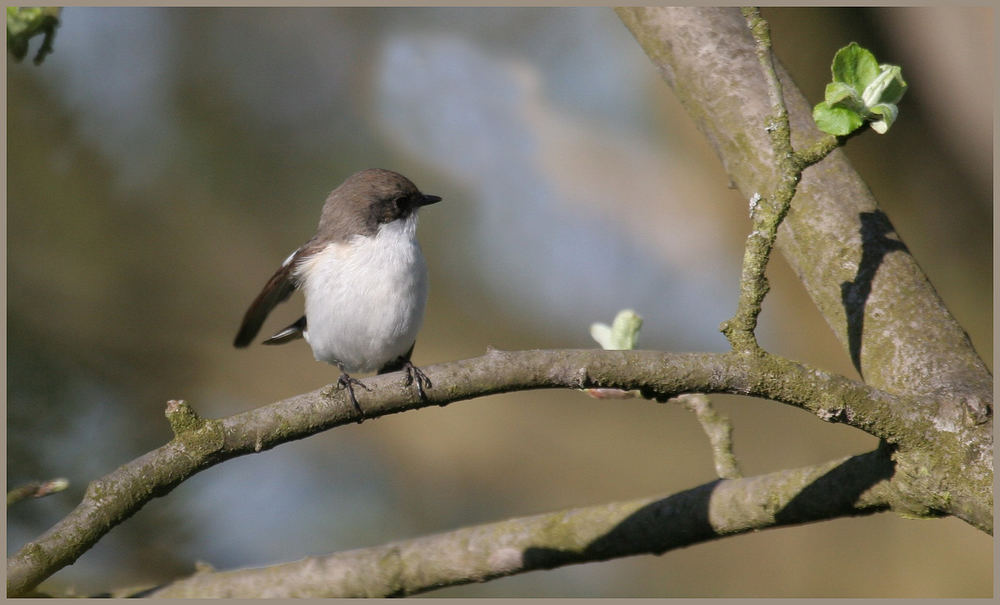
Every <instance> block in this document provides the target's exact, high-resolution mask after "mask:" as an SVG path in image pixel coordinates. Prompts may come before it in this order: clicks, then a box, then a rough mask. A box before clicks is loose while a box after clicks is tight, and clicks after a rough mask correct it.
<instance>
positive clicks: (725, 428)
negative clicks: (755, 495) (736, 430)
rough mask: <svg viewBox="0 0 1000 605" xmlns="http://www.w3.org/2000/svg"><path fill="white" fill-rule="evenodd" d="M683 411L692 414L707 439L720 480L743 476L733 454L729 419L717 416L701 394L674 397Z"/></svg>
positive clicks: (707, 400)
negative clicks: (682, 407)
mask: <svg viewBox="0 0 1000 605" xmlns="http://www.w3.org/2000/svg"><path fill="white" fill-rule="evenodd" d="M673 401H676V402H677V403H679V404H680V405H682V406H684V409H686V410H688V411H690V412H692V413H694V415H695V418H697V419H698V423H699V424H701V428H702V430H703V431H705V435H706V436H707V437H708V443H709V445H710V446H711V447H712V461H713V462H714V463H715V474H716V475H718V476H719V477H720V478H722V479H739V478H740V477H742V476H743V473H742V472H740V465H739V463H738V462H737V461H736V456H735V455H734V454H733V439H732V436H733V425H732V424H730V422H729V418H727V417H725V416H723V415H722V414H719V413H718V412H716V411H715V409H714V408H713V407H712V402H711V401H709V399H708V397H706V396H705V395H704V394H702V393H689V394H685V395H681V396H679V397H675V398H674V399H673Z"/></svg>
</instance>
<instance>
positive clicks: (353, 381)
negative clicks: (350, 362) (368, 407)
mask: <svg viewBox="0 0 1000 605" xmlns="http://www.w3.org/2000/svg"><path fill="white" fill-rule="evenodd" d="M354 385H357V386H359V387H361V388H362V389H364V390H366V391H371V389H369V388H368V385H366V384H365V383H363V382H361V381H360V380H358V379H357V378H354V377H352V376H350V375H348V374H347V372H342V373H341V374H340V378H338V379H337V386H338V387H340V388H342V389H347V393H348V394H349V395H350V396H351V403H353V404H354V409H355V410H357V411H358V414H361V418H360V419H359V420H358V422H361V421H362V420H364V419H365V412H364V410H362V409H361V406H360V405H359V404H358V398H357V397H355V396H354Z"/></svg>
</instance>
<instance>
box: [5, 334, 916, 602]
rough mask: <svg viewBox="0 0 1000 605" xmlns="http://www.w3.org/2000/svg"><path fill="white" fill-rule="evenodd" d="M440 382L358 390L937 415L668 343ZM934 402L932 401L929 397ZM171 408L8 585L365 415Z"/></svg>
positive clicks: (443, 399)
mask: <svg viewBox="0 0 1000 605" xmlns="http://www.w3.org/2000/svg"><path fill="white" fill-rule="evenodd" d="M424 371H425V372H426V373H427V375H428V377H429V378H431V380H432V381H433V384H434V385H436V386H435V388H434V389H430V390H429V391H428V393H427V395H428V398H427V399H426V400H421V399H419V397H418V396H417V394H416V393H415V392H414V391H413V390H412V389H410V388H407V387H405V386H404V380H403V376H404V374H403V373H399V372H397V373H393V374H386V375H382V376H376V377H373V378H370V379H367V380H366V382H367V384H368V385H369V386H370V387H372V388H373V389H374V392H372V393H368V392H363V393H358V395H359V397H358V400H359V402H360V404H361V406H362V407H363V409H364V410H365V414H366V417H369V418H371V417H377V416H382V415H385V414H393V413H398V412H402V411H406V410H410V409H415V408H420V407H425V406H430V405H446V404H448V403H452V402H455V401H460V400H465V399H472V398H475V397H481V396H484V395H490V394H495V393H502V392H513V391H521V390H528V389H546V388H571V389H583V388H617V389H624V390H631V389H639V390H640V391H641V392H642V394H643V395H644V396H646V397H649V398H652V399H656V400H658V401H666V400H668V399H670V398H671V397H674V396H676V395H679V394H682V393H685V392H703V393H731V394H738V395H749V396H754V397H762V398H766V399H772V400H775V401H780V402H783V403H787V404H789V405H793V406H796V407H800V408H803V409H806V410H809V411H811V412H812V413H814V414H816V415H817V416H819V417H820V418H822V419H824V420H827V421H832V422H842V423H845V424H850V425H851V426H855V427H857V428H859V429H862V430H864V431H866V432H869V433H871V434H872V435H875V436H877V437H880V438H883V439H887V440H889V441H890V442H900V443H903V442H908V441H909V440H911V439H914V438H916V439H921V438H922V435H925V434H927V433H928V432H930V431H933V430H934V429H933V426H932V425H931V420H930V418H931V416H930V415H929V414H928V415H927V416H924V417H921V416H900V415H899V414H898V413H897V410H907V409H912V408H913V407H914V406H918V407H919V405H920V404H917V403H907V405H904V402H903V401H901V400H899V399H898V398H896V397H894V396H892V395H889V394H887V393H883V392H881V391H879V390H877V389H873V388H871V387H868V386H866V385H864V384H861V383H858V382H854V381H851V380H848V379H846V378H843V377H840V376H836V375H832V374H828V373H826V372H823V371H820V370H817V369H812V368H808V367H806V366H803V365H801V364H798V363H794V362H790V361H788V360H784V359H781V358H778V357H774V356H771V355H766V354H765V355H762V356H759V357H754V358H752V359H747V358H745V357H743V356H738V355H736V354H733V353H722V354H711V353H687V354H671V353H661V352H656V351H601V350H593V349H585V350H549V351H543V350H538V351H515V352H505V351H499V350H495V349H492V350H490V351H489V352H487V354H486V355H484V356H482V357H477V358H473V359H465V360H461V361H454V362H450V363H445V364H439V365H434V366H429V367H426V368H424ZM923 405H925V406H926V405H927V404H923ZM167 415H168V419H169V420H170V423H171V426H172V427H173V429H174V431H175V433H176V437H175V438H174V439H173V440H172V441H171V442H170V443H167V444H166V445H164V446H162V447H160V448H158V449H156V450H153V451H151V452H149V453H147V454H145V455H144V456H142V457H140V458H137V459H136V460H133V461H132V462H129V463H127V464H125V465H123V466H122V467H120V468H118V469H117V470H115V471H113V472H111V473H110V474H108V475H106V476H105V477H102V478H101V479H98V480H96V481H94V482H92V483H91V484H90V485H89V486H88V488H87V491H86V494H85V496H84V499H83V501H82V502H81V503H80V504H79V505H78V506H77V507H76V508H75V509H74V510H73V511H72V512H71V513H70V514H69V515H67V516H66V517H65V518H64V519H62V520H61V521H60V522H59V523H57V524H56V525H55V526H53V527H52V528H51V529H49V530H48V531H47V532H46V533H45V534H43V535H42V536H41V537H39V538H38V539H37V540H35V541H34V542H31V543H29V544H27V545H25V546H24V547H23V548H22V549H21V550H20V551H19V552H18V553H16V554H15V555H13V556H12V557H11V558H10V559H9V560H8V564H7V573H8V575H7V587H8V592H9V593H10V594H12V595H15V594H24V593H25V592H27V591H29V590H31V589H32V588H34V587H35V586H37V585H38V583H40V582H41V581H42V580H44V579H45V578H47V577H49V576H50V575H52V574H53V573H55V572H56V571H58V570H59V569H61V568H63V567H65V566H66V565H69V564H70V563H72V562H73V561H75V560H76V559H77V558H78V557H79V556H80V555H82V554H83V553H84V552H86V550H87V549H89V548H90V547H91V546H93V545H94V544H95V543H96V542H97V541H98V540H99V539H100V538H101V537H102V536H103V535H104V534H105V533H107V532H108V531H110V530H111V528H112V527H114V526H116V525H117V524H119V523H121V522H122V521H124V520H125V519H127V518H128V517H130V516H131V515H133V514H135V512H136V511H138V510H139V509H140V508H142V506H144V505H145V504H146V502H148V501H149V500H151V499H152V498H155V497H158V496H163V495H165V494H167V493H168V492H170V490H172V489H173V488H174V487H176V486H177V485H179V484H180V483H181V482H183V481H184V480H185V479H187V478H188V477H190V476H191V475H193V474H194V473H197V472H199V471H202V470H204V469H206V468H209V467H211V466H214V465H216V464H219V463H220V462H223V461H225V460H228V459H230V458H234V457H237V456H243V455H247V454H252V453H255V452H259V451H262V450H266V449H270V448H272V447H275V446H277V445H280V444H281V443H285V442H288V441H292V440H295V439H302V438H304V437H308V436H310V435H314V434H316V433H318V432H321V431H324V430H327V429H329V428H333V427H335V426H339V425H343V424H349V423H352V422H355V421H357V420H359V417H358V416H357V414H356V412H355V410H354V408H353V406H352V405H351V404H350V403H349V400H348V398H347V397H346V396H345V395H344V392H343V391H340V390H338V389H337V388H336V386H335V385H328V386H326V387H323V388H321V389H318V390H316V391H313V392H311V393H305V394H302V395H297V396H295V397H291V398H289V399H286V400H283V401H279V402H277V403H273V404H270V405H266V406H263V407H260V408H257V409H254V410H250V411H248V412H244V413H241V414H237V415H235V416H231V417H229V418H224V419H221V420H204V419H201V418H198V417H197V415H195V414H194V412H193V411H192V410H191V409H190V408H189V407H188V406H187V405H186V404H183V403H181V402H171V403H170V404H169V405H168V409H167Z"/></svg>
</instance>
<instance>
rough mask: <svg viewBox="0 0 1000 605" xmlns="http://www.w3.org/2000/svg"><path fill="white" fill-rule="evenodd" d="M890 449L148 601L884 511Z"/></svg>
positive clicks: (436, 571) (403, 578) (380, 589)
mask: <svg viewBox="0 0 1000 605" xmlns="http://www.w3.org/2000/svg"><path fill="white" fill-rule="evenodd" d="M892 473H893V463H892V460H891V459H890V457H889V455H888V452H887V451H886V450H876V451H874V452H869V453H867V454H862V455H859V456H853V457H851V458H845V459H841V460H834V461H831V462H826V463H824V464H818V465H815V466H810V467H805V468H798V469H789V470H783V471H779V472H775V473H770V474H767V475H761V476H758V477H751V478H746V479H725V480H717V481H712V482H711V483H706V484H704V485H701V486H699V487H695V488H693V489H689V490H686V491H683V492H680V493H677V494H673V495H671V496H667V497H655V498H643V499H639V500H633V501H629V502H615V503H610V504H603V505H600V506H589V507H583V508H574V509H570V510H565V511H559V512H554V513H547V514H542V515H534V516H531V517H522V518H517V519H510V520H507V521H500V522H497V523H488V524H485V525H479V526H475V527H467V528H463V529H458V530H455V531H450V532H446V533H442V534H437V535H431V536H424V537H420V538H416V539H412V540H402V541H398V542H392V543H389V544H385V545H382V546H378V547H373V548H363V549H358V550H352V551H346V552H341V553H335V554H332V555H328V556H323V557H309V558H306V559H302V560H300V561H294V562H291V563H283V564H279V565H274V566H270V567H263V568H255V569H242V570H234V571H224V572H202V573H196V574H195V575H193V576H191V577H189V578H185V579H182V580H179V581H176V582H173V583H171V584H169V585H167V586H164V587H161V588H159V589H156V590H153V591H145V592H144V596H152V597H158V598H184V597H201V598H206V597H216V598H218V597H224V598H233V597H243V598H248V597H256V598H261V597H264V598H283V597H284V598H287V597H312V598H330V597H340V598H357V597H391V596H405V595H411V594H416V593H421V592H426V591H429V590H434V589H436V588H443V587H446V586H455V585H459V584H468V583H471V582H484V581H487V580H491V579H494V578H499V577H504V576H511V575H515V574H519V573H524V572H527V571H533V570H538V569H552V568H555V567H562V566H565V565H570V564H575V563H586V562H592V561H605V560H608V559H615V558H620V557H626V556H632V555H640V554H656V555H659V554H663V553H665V552H668V551H671V550H675V549H678V548H683V547H685V546H691V545H693V544H698V543H701V542H707V541H709V540H714V539H716V538H720V537H723V536H728V535H736V534H742V533H746V532H751V531H758V530H761V529H767V528H774V527H782V526H789V525H797V524H801V523H808V522H812V521H819V520H823V519H831V518H834V517H843V516H851V515H864V514H871V513H874V512H878V511H881V510H886V509H887V508H888V506H889V504H888V503H889V500H888V498H887V489H886V480H887V479H888V478H889V477H891V475H892Z"/></svg>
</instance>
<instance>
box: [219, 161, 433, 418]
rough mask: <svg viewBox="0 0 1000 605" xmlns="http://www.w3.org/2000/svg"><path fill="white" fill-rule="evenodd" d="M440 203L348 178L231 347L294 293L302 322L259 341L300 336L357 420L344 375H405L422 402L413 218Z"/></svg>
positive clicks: (383, 174)
mask: <svg viewBox="0 0 1000 605" xmlns="http://www.w3.org/2000/svg"><path fill="white" fill-rule="evenodd" d="M439 201H441V198H440V197H438V196H436V195H424V194H423V193H421V192H420V190H419V189H417V187H416V185H414V184H413V183H412V182H411V181H410V180H409V179H407V178H406V177H404V176H403V175H401V174H398V173H395V172H392V171H390V170H382V169H378V168H372V169H368V170H362V171H360V172H356V173H354V174H353V175H351V176H350V177H348V178H347V180H345V181H344V182H343V183H342V184H341V185H340V186H339V187H337V188H336V189H334V190H333V191H332V192H331V193H330V195H329V196H328V197H327V198H326V203H325V204H324V205H323V212H322V214H321V215H320V219H319V228H318V229H317V230H316V235H314V236H313V237H312V239H310V240H309V241H308V242H306V243H305V244H303V245H302V246H301V247H300V248H299V249H298V250H296V251H295V252H293V253H292V254H291V255H289V257H288V258H286V259H285V262H283V263H281V267H279V268H278V270H277V271H276V272H275V273H274V275H273V276H271V279H270V280H268V282H267V284H266V285H265V286H264V289H263V290H262V291H261V293H260V294H258V295H257V298H256V299H254V301H253V302H252V303H251V304H250V308H249V309H247V312H246V314H245V315H244V316H243V323H242V324H241V325H240V329H239V332H238V333H237V334H236V340H235V341H234V342H233V345H234V346H236V347H240V348H242V347H245V346H247V345H249V344H250V342H251V341H252V340H253V338H254V337H255V336H256V335H257V332H258V331H260V327H261V325H262V324H263V323H264V319H266V318H267V315H268V313H270V312H271V309H273V308H274V307H275V306H276V305H277V304H278V303H280V302H283V301H285V300H287V299H288V297H289V296H291V294H292V291H293V290H295V289H300V290H302V293H303V295H304V296H305V315H303V316H302V317H301V318H299V319H298V320H297V321H295V322H294V323H293V324H291V325H290V326H288V327H287V328H285V329H283V330H280V331H279V332H277V333H276V334H275V335H274V336H272V337H270V338H268V339H267V340H265V341H263V344H266V345H274V344H283V343H286V342H289V341H292V340H295V339H297V338H299V337H305V339H306V342H308V343H309V346H310V347H312V350H313V355H314V356H315V357H316V360H317V361H325V362H327V363H330V364H333V365H336V366H337V367H339V368H340V371H341V375H340V378H339V379H338V381H337V382H338V384H339V385H340V386H341V387H342V388H347V390H348V391H349V393H350V396H351V402H352V403H353V404H354V407H355V409H357V410H358V413H361V414H363V412H362V410H361V406H359V405H358V400H357V398H356V397H355V396H354V388H353V386H354V385H358V386H361V387H362V388H364V389H368V387H367V386H365V385H364V383H362V382H361V381H360V380H358V379H356V378H353V377H351V376H350V374H349V372H362V373H364V372H378V373H379V374H383V373H386V372H394V371H397V370H403V369H405V370H406V373H407V380H406V383H407V384H411V383H412V382H414V381H415V382H416V385H417V390H418V392H419V393H420V397H421V398H425V397H426V394H425V393H424V387H427V388H430V387H431V386H432V385H431V382H430V380H429V379H428V378H427V376H425V375H424V373H423V372H421V371H420V369H419V368H417V367H416V366H414V365H413V363H411V362H410V355H411V354H412V353H413V346H414V343H415V342H416V339H417V331H418V330H419V329H420V324H421V322H422V321H423V316H424V306H425V304H426V302H427V264H426V262H425V261H424V255H423V253H421V251H420V244H418V243H417V237H416V234H417V211H418V210H419V209H420V208H421V207H422V206H427V205H428V204H434V203H436V202H439Z"/></svg>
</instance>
